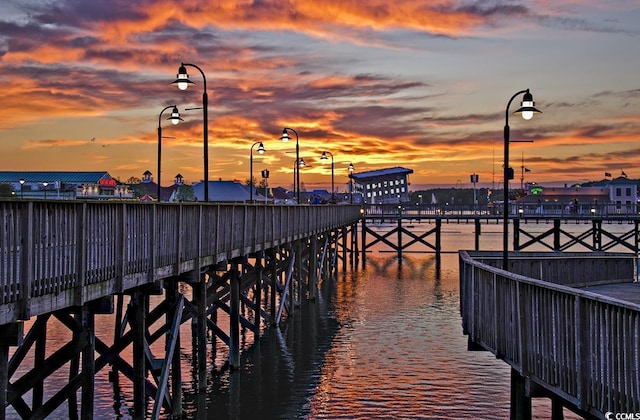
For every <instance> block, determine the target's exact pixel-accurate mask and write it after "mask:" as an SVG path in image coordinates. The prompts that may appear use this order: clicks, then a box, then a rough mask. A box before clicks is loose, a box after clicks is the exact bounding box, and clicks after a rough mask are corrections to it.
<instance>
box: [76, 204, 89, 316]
mask: <svg viewBox="0 0 640 420" xmlns="http://www.w3.org/2000/svg"><path fill="white" fill-rule="evenodd" d="M76 224H77V225H76V226H77V229H78V230H77V231H76V232H77V237H76V246H77V249H78V251H77V255H78V260H77V262H76V280H75V286H74V288H75V291H74V295H75V301H76V305H83V304H84V301H85V297H84V285H85V284H86V282H87V238H88V237H87V235H88V232H87V203H82V206H81V207H80V211H79V212H78V214H77V215H76Z"/></svg>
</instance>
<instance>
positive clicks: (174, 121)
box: [157, 105, 184, 202]
mask: <svg viewBox="0 0 640 420" xmlns="http://www.w3.org/2000/svg"><path fill="white" fill-rule="evenodd" d="M169 108H173V110H172V111H171V116H170V117H169V118H167V120H170V121H171V123H172V124H173V125H176V124H178V123H179V122H180V121H184V120H183V119H182V118H180V112H178V107H176V106H175V105H169V106H167V107H165V108H164V109H163V110H162V111H160V115H159V116H158V180H157V181H158V202H160V201H162V199H161V197H160V173H161V165H162V125H161V122H162V113H163V112H164V111H166V110H167V109H169Z"/></svg>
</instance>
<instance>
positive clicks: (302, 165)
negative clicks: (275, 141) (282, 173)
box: [298, 158, 304, 168]
mask: <svg viewBox="0 0 640 420" xmlns="http://www.w3.org/2000/svg"><path fill="white" fill-rule="evenodd" d="M298 166H299V167H301V168H304V158H300V160H299V161H298Z"/></svg>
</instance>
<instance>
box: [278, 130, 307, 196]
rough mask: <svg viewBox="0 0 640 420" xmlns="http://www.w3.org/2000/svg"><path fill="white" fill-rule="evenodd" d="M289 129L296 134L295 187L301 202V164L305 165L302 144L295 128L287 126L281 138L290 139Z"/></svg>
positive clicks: (295, 192)
mask: <svg viewBox="0 0 640 420" xmlns="http://www.w3.org/2000/svg"><path fill="white" fill-rule="evenodd" d="M289 131H292V132H293V133H294V134H295V135H296V164H295V165H294V167H293V189H294V191H293V192H294V195H295V196H296V200H297V202H298V204H300V166H304V160H302V162H300V144H299V142H298V132H297V131H296V130H294V129H293V128H289V127H285V128H283V129H282V136H281V137H280V140H282V141H289V133H288V132H289ZM300 163H301V165H299V164H300Z"/></svg>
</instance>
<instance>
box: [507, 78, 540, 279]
mask: <svg viewBox="0 0 640 420" xmlns="http://www.w3.org/2000/svg"><path fill="white" fill-rule="evenodd" d="M522 94H524V96H523V97H522V103H521V106H520V108H518V110H516V111H514V114H521V115H522V118H524V119H525V120H530V119H531V118H533V114H539V113H541V112H542V111H539V110H538V109H536V108H535V106H534V102H533V95H532V94H531V93H530V92H529V89H525V90H521V91H519V92H517V93H515V94H514V95H513V96H512V97H511V99H509V102H507V109H506V112H505V123H504V180H503V181H504V200H503V201H504V203H503V209H502V213H503V214H502V217H503V228H502V269H503V270H508V268H509V179H512V178H513V169H511V168H509V136H510V132H509V106H510V105H511V102H513V100H514V99H515V98H516V97H517V96H519V95H522Z"/></svg>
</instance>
